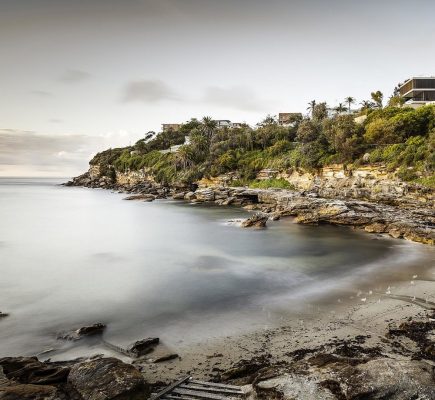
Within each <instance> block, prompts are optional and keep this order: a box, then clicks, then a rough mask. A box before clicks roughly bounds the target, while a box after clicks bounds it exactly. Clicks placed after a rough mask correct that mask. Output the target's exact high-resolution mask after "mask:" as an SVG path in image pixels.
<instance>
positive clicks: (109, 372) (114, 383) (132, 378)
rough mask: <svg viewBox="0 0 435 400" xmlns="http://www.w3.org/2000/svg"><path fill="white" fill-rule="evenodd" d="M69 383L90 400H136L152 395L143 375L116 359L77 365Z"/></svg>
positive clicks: (71, 373) (72, 369)
mask: <svg viewBox="0 0 435 400" xmlns="http://www.w3.org/2000/svg"><path fill="white" fill-rule="evenodd" d="M68 384H69V385H71V387H72V388H74V389H75V390H76V391H77V392H78V393H79V394H80V395H81V396H82V397H83V399H87V400H111V399H113V400H115V399H116V400H136V399H146V398H147V395H148V394H149V390H148V389H149V388H148V386H147V385H146V383H145V381H144V378H143V377H142V374H141V373H140V372H139V371H138V370H137V369H136V368H135V367H133V366H132V365H130V364H125V363H123V362H122V361H121V360H118V359H116V358H101V359H98V360H93V361H89V362H85V363H81V364H76V365H74V366H73V367H72V368H71V372H70V374H69V376H68Z"/></svg>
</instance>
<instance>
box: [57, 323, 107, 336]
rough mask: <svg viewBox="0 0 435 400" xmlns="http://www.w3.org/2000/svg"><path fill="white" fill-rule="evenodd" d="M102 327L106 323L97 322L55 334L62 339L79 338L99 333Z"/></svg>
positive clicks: (103, 327) (102, 329)
mask: <svg viewBox="0 0 435 400" xmlns="http://www.w3.org/2000/svg"><path fill="white" fill-rule="evenodd" d="M104 329H106V325H104V324H102V323H100V322H98V323H96V324H93V325H89V326H83V327H82V328H79V329H77V330H75V331H72V332H61V333H59V334H58V335H57V338H58V339H64V340H80V339H82V338H83V337H85V336H94V335H101V334H102V333H103V332H104Z"/></svg>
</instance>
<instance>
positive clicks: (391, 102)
mask: <svg viewBox="0 0 435 400" xmlns="http://www.w3.org/2000/svg"><path fill="white" fill-rule="evenodd" d="M404 104H405V99H404V98H403V97H402V96H398V95H393V96H391V97H390V98H389V99H388V106H389V107H401V106H403V105H404Z"/></svg>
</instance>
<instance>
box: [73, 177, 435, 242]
mask: <svg viewBox="0 0 435 400" xmlns="http://www.w3.org/2000/svg"><path fill="white" fill-rule="evenodd" d="M66 185H68V186H84V187H90V188H104V189H110V190H114V191H118V192H125V193H128V194H130V196H128V197H126V200H141V201H153V200H155V199H165V198H172V199H174V200H184V201H189V202H192V203H211V204H216V205H223V206H228V205H232V206H239V207H244V208H245V209H248V210H255V211H258V212H261V213H262V214H264V215H267V216H269V217H270V218H271V219H278V218H280V217H284V216H292V217H295V221H296V222H297V223H300V224H333V225H343V226H351V227H355V228H358V229H363V230H364V231H366V232H369V233H376V234H384V233H385V234H388V235H390V236H392V237H393V238H396V239H397V238H404V239H407V240H411V241H414V242H419V243H423V244H429V245H434V244H435V212H434V207H433V204H432V202H429V203H428V202H418V201H414V202H409V201H407V202H406V203H404V204H402V205H400V206H397V205H389V204H386V203H385V202H384V203H374V202H369V201H365V200H358V199H347V198H346V199H335V198H325V197H320V195H319V192H317V191H315V190H310V191H293V190H283V189H248V188H241V187H224V186H209V187H195V186H194V187H191V188H184V187H164V186H162V185H159V184H156V183H155V182H153V181H151V180H149V181H141V182H139V183H133V184H117V183H112V182H111V180H110V179H109V178H107V177H99V178H91V176H90V174H89V173H85V174H83V175H81V176H79V177H77V178H75V179H73V180H72V181H70V182H68V183H67V184H66ZM395 202H396V199H395Z"/></svg>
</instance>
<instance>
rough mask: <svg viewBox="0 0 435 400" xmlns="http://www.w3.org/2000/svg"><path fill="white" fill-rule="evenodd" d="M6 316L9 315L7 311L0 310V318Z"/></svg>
mask: <svg viewBox="0 0 435 400" xmlns="http://www.w3.org/2000/svg"><path fill="white" fill-rule="evenodd" d="M7 316H9V314H8V313H4V312H1V311H0V318H5V317H7Z"/></svg>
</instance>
